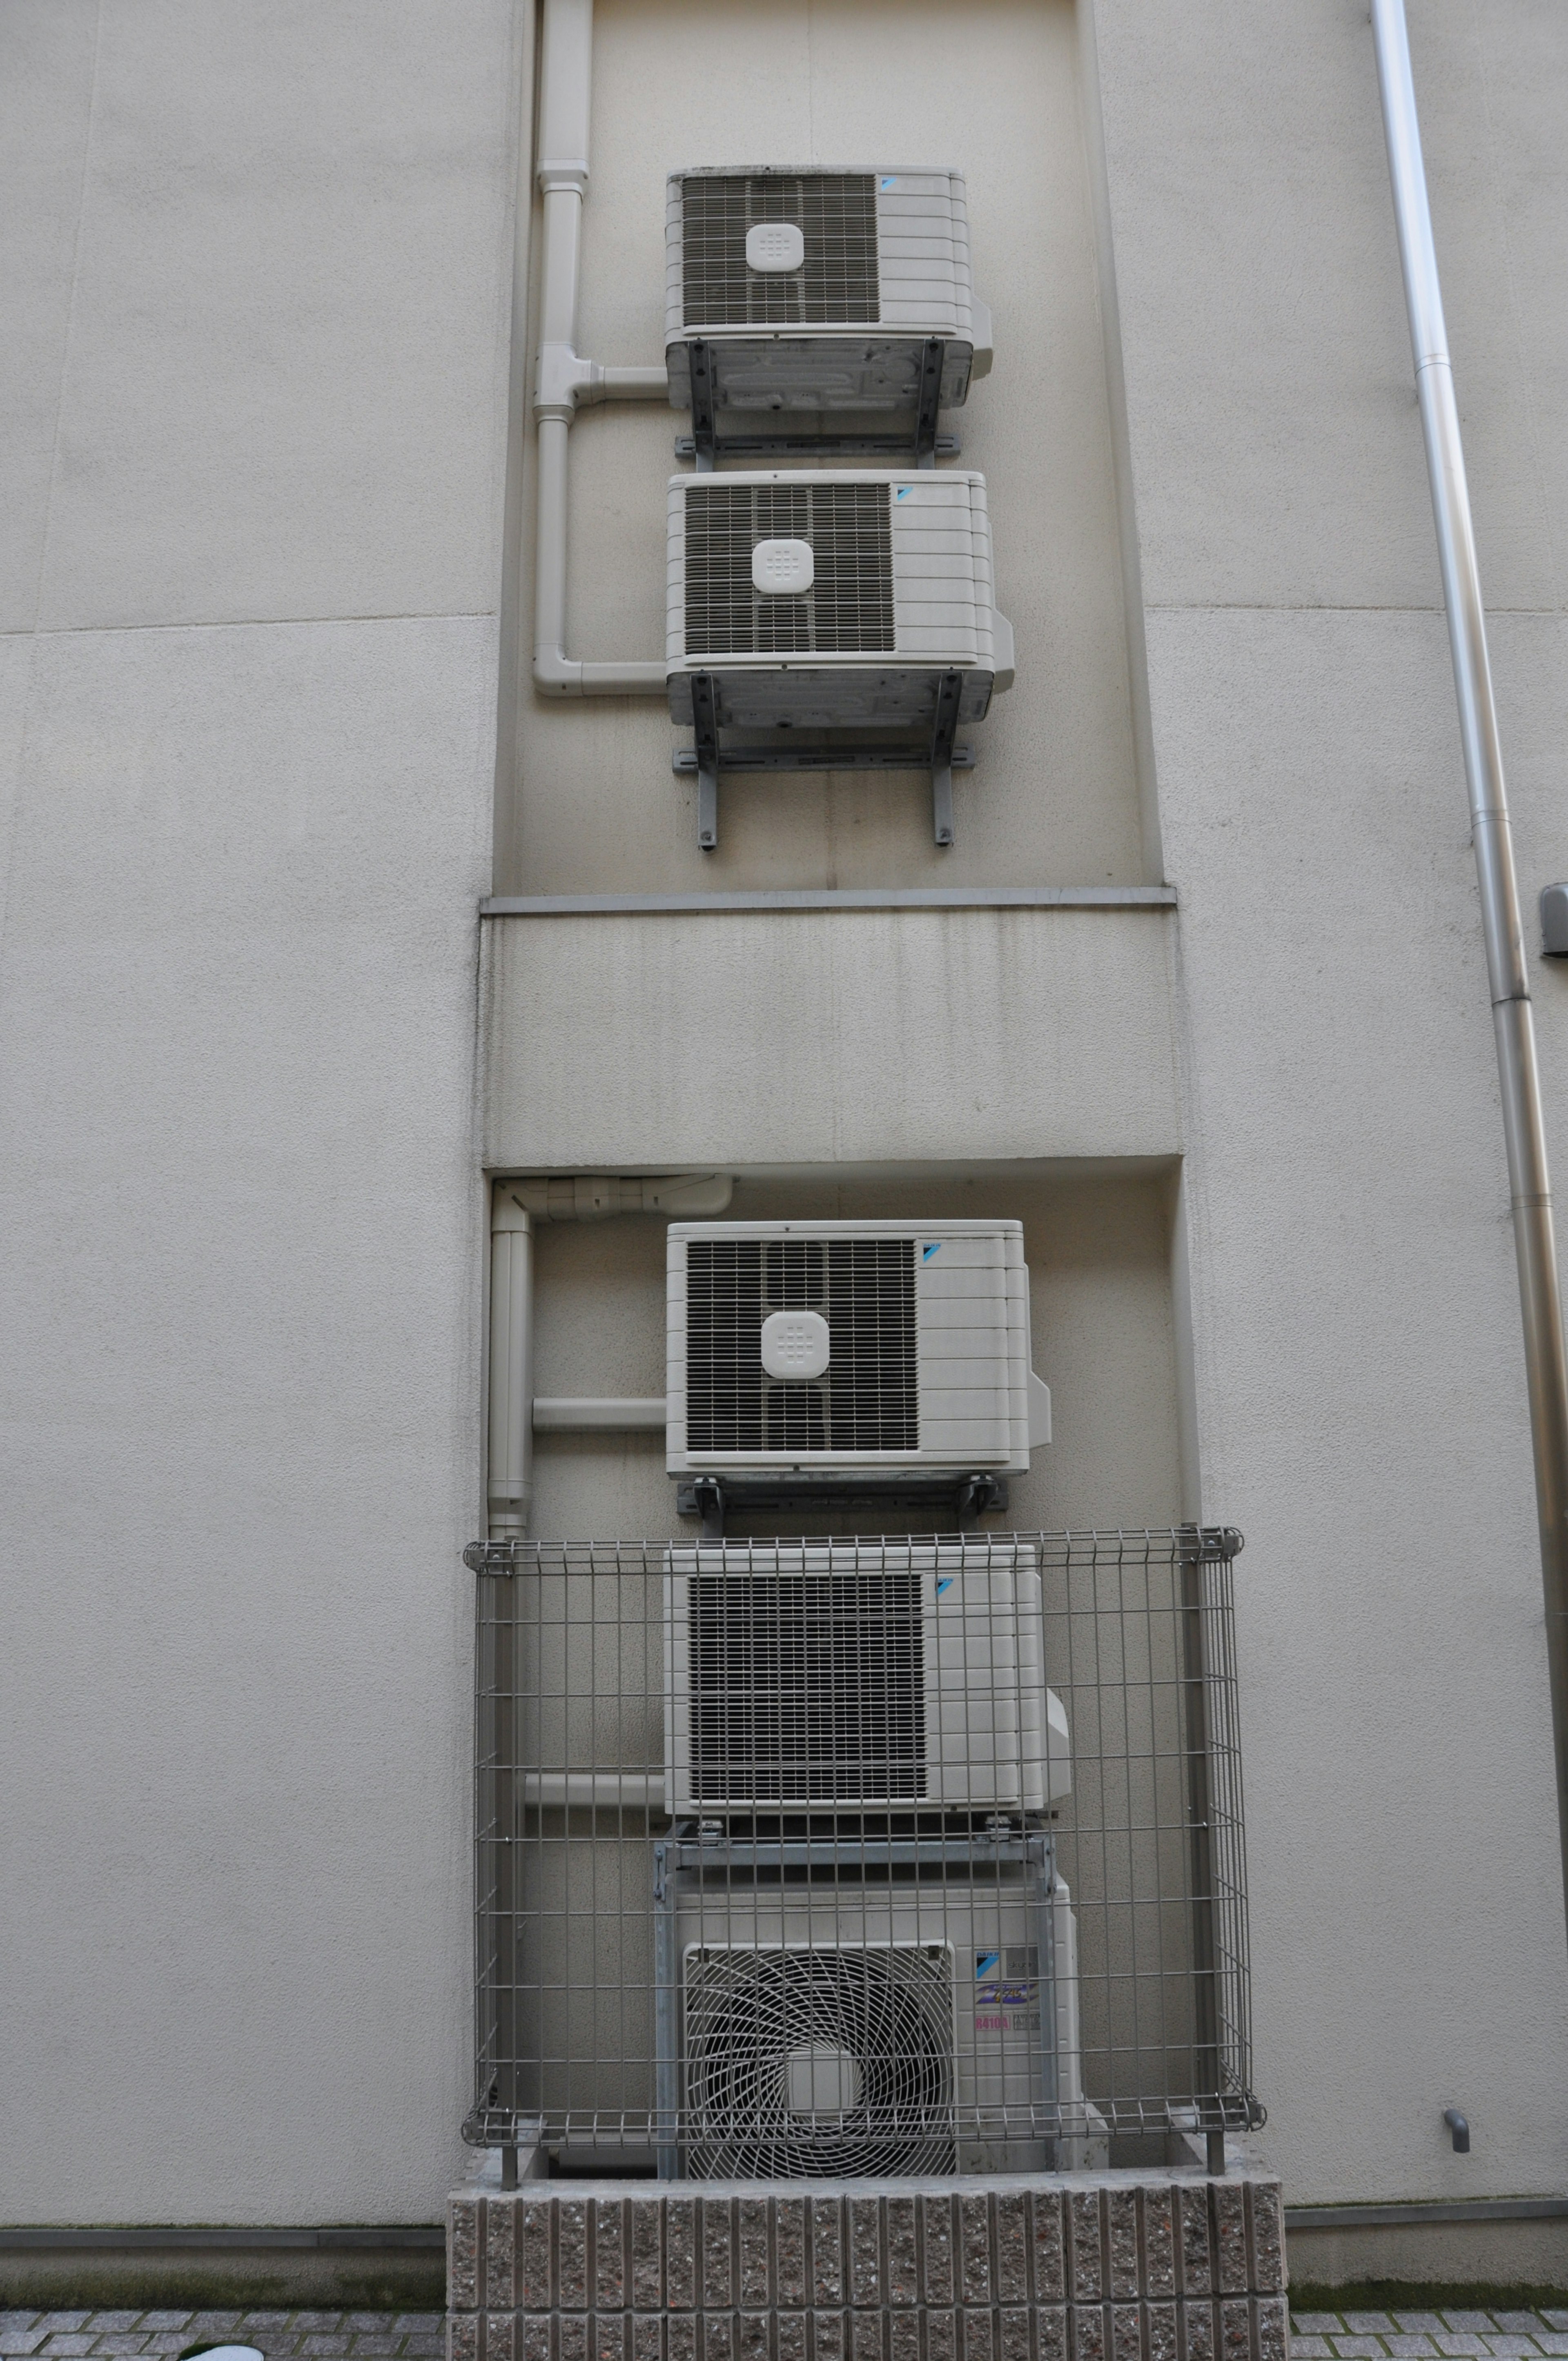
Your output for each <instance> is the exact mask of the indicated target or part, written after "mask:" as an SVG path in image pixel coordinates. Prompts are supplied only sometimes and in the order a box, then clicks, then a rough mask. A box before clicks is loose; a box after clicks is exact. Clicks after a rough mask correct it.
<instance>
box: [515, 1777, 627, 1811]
mask: <svg viewBox="0 0 1568 2361" xmlns="http://www.w3.org/2000/svg"><path fill="white" fill-rule="evenodd" d="M514 1776H515V1780H516V1789H517V1795H518V1798H519V1800H520V1802H521V1803H524V1804H533V1805H535V1806H538V1807H539V1808H540V1809H542V1810H544V1811H550V1810H557V1811H560V1810H565V1809H566V1808H568V1807H570V1808H571V1809H573V1810H583V1811H595V1812H605V1811H609V1812H622V1811H624V1812H657V1813H663V1809H664V1782H663V1779H662V1778H661V1777H660V1775H659V1774H658V1773H656V1772H641V1771H519V1772H517V1773H515V1774H514Z"/></svg>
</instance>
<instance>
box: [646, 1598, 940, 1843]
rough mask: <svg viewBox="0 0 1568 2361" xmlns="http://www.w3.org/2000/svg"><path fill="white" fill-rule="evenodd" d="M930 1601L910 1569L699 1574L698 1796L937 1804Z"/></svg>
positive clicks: (692, 1667) (695, 1644) (695, 1669)
mask: <svg viewBox="0 0 1568 2361" xmlns="http://www.w3.org/2000/svg"><path fill="white" fill-rule="evenodd" d="M920 1598H921V1594H920V1577H919V1576H918V1575H916V1574H915V1573H913V1572H910V1571H906V1570H905V1571H899V1570H878V1569H867V1570H865V1571H863V1572H853V1573H851V1572H841V1571H829V1572H827V1573H822V1574H815V1573H811V1574H806V1575H761V1576H758V1575H694V1576H692V1577H691V1580H690V1584H689V1587H688V1591H687V1616H688V1622H687V1631H688V1635H689V1636H688V1647H689V1658H690V1661H689V1674H690V1681H691V1773H690V1775H691V1786H692V1795H693V1799H694V1801H696V1802H697V1803H704V1802H708V1801H711V1802H713V1803H714V1804H716V1805H717V1804H721V1803H725V1802H728V1803H729V1804H736V1803H740V1804H745V1803H751V1802H755V1803H790V1802H797V1801H801V1800H804V1799H806V1798H810V1799H812V1800H814V1801H816V1800H820V1801H822V1802H825V1803H826V1802H829V1801H831V1802H851V1801H857V1800H863V1801H866V1802H875V1803H882V1802H888V1803H894V1802H903V1801H909V1802H914V1801H917V1800H918V1799H919V1798H920V1797H921V1796H923V1795H925V1794H926V1788H927V1780H926V1698H925V1649H924V1636H925V1635H924V1626H923V1624H922V1620H921V1606H920Z"/></svg>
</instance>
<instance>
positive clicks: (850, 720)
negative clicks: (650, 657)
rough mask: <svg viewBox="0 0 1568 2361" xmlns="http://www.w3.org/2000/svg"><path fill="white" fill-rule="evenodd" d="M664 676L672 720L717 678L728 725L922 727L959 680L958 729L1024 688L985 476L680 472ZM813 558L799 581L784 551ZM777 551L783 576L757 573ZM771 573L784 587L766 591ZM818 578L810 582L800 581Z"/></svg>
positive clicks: (771, 566) (688, 715)
mask: <svg viewBox="0 0 1568 2361" xmlns="http://www.w3.org/2000/svg"><path fill="white" fill-rule="evenodd" d="M668 513H669V532H668V553H667V566H666V588H665V634H664V664H665V675H666V681H667V686H668V689H669V698H670V713H671V716H672V718H673V719H674V720H675V721H677V722H682V723H685V724H687V725H689V724H690V723H691V720H692V692H691V680H692V675H694V674H696V673H706V674H707V675H709V676H710V677H711V678H712V680H713V682H714V685H715V692H716V697H717V701H718V710H717V715H716V719H717V720H718V726H719V727H720V728H721V729H733V728H764V729H765V728H790V729H794V730H797V731H799V732H801V733H803V734H804V733H805V732H806V731H809V730H834V729H839V728H845V727H847V728H861V729H866V728H873V727H880V728H894V729H911V728H916V727H920V726H925V725H928V724H930V723H931V722H933V721H934V719H935V717H936V711H937V697H938V687H939V685H940V683H941V680H942V677H943V675H945V674H948V673H955V674H957V675H959V705H958V719H959V720H960V721H978V720H979V719H981V718H982V716H983V715H984V713H985V711H986V709H987V708H988V707H989V705H990V703H991V697H992V691H993V689H1003V688H1009V687H1011V686H1012V683H1013V631H1012V626H1011V624H1010V623H1009V622H1008V621H1007V620H1006V618H1005V617H1004V616H1002V615H999V614H998V613H997V612H996V608H995V603H994V594H993V590H992V555H991V518H990V513H989V511H988V509H987V506H986V498H985V479H984V478H983V477H982V476H978V475H974V474H970V473H966V472H964V471H963V470H961V469H957V468H945V469H943V470H942V471H941V472H940V473H939V474H938V473H937V472H935V471H933V470H931V469H921V468H912V469H909V470H907V471H902V472H901V471H899V470H897V469H892V468H885V467H883V468H864V469H843V470H840V471H839V472H837V473H833V474H828V473H821V474H806V473H804V472H801V471H799V470H793V471H792V470H787V469H780V468H774V469H772V470H754V471H751V472H750V473H726V474H724V475H721V476H714V475H708V476H672V477H671V478H670V483H669V510H668ZM789 550H797V551H801V552H804V553H808V555H809V561H810V562H809V564H808V565H807V564H806V562H805V559H804V558H802V560H801V561H800V562H799V563H798V565H796V566H795V569H794V570H793V571H792V570H791V562H790V561H789V559H788V558H787V557H784V558H783V559H781V557H780V555H779V553H781V552H787V551H789ZM759 551H763V552H764V553H765V554H766V556H767V559H768V561H769V563H768V564H767V565H766V566H764V564H762V563H761V562H758V561H757V553H758V552H759ZM769 573H771V574H772V575H773V576H776V577H777V579H778V581H779V583H780V585H781V587H780V588H776V589H775V588H763V587H762V585H761V582H760V580H759V577H763V576H765V575H767V574H769ZM807 577H808V587H807V588H804V589H801V588H794V587H793V585H794V584H795V582H797V581H799V580H802V579H806V578H807Z"/></svg>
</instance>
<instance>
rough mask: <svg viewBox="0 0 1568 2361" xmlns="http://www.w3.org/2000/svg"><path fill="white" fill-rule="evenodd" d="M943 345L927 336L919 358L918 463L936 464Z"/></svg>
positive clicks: (916, 436) (916, 449)
mask: <svg viewBox="0 0 1568 2361" xmlns="http://www.w3.org/2000/svg"><path fill="white" fill-rule="evenodd" d="M942 357H943V346H942V340H941V338H940V336H928V337H927V340H926V349H925V351H924V352H923V353H922V354H921V356H920V392H919V396H918V399H917V400H916V406H915V464H916V467H935V466H936V464H937V398H938V395H939V394H940V392H941V390H942Z"/></svg>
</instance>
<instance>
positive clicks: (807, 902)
mask: <svg viewBox="0 0 1568 2361" xmlns="http://www.w3.org/2000/svg"><path fill="white" fill-rule="evenodd" d="M1175 907H1176V888H1175V886H1174V885H908V886H904V885H867V886H858V887H857V886H849V885H846V886H820V887H817V886H793V885H792V886H780V887H776V888H758V889H757V890H755V891H752V892H736V893H733V894H493V895H489V896H488V898H487V899H486V900H485V901H483V902H481V903H480V905H479V916H480V917H481V918H580V917H625V916H628V915H636V916H639V917H642V916H647V915H650V914H657V913H659V912H662V911H665V912H671V913H692V912H702V911H720V910H1173V909H1174V908H1175Z"/></svg>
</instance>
